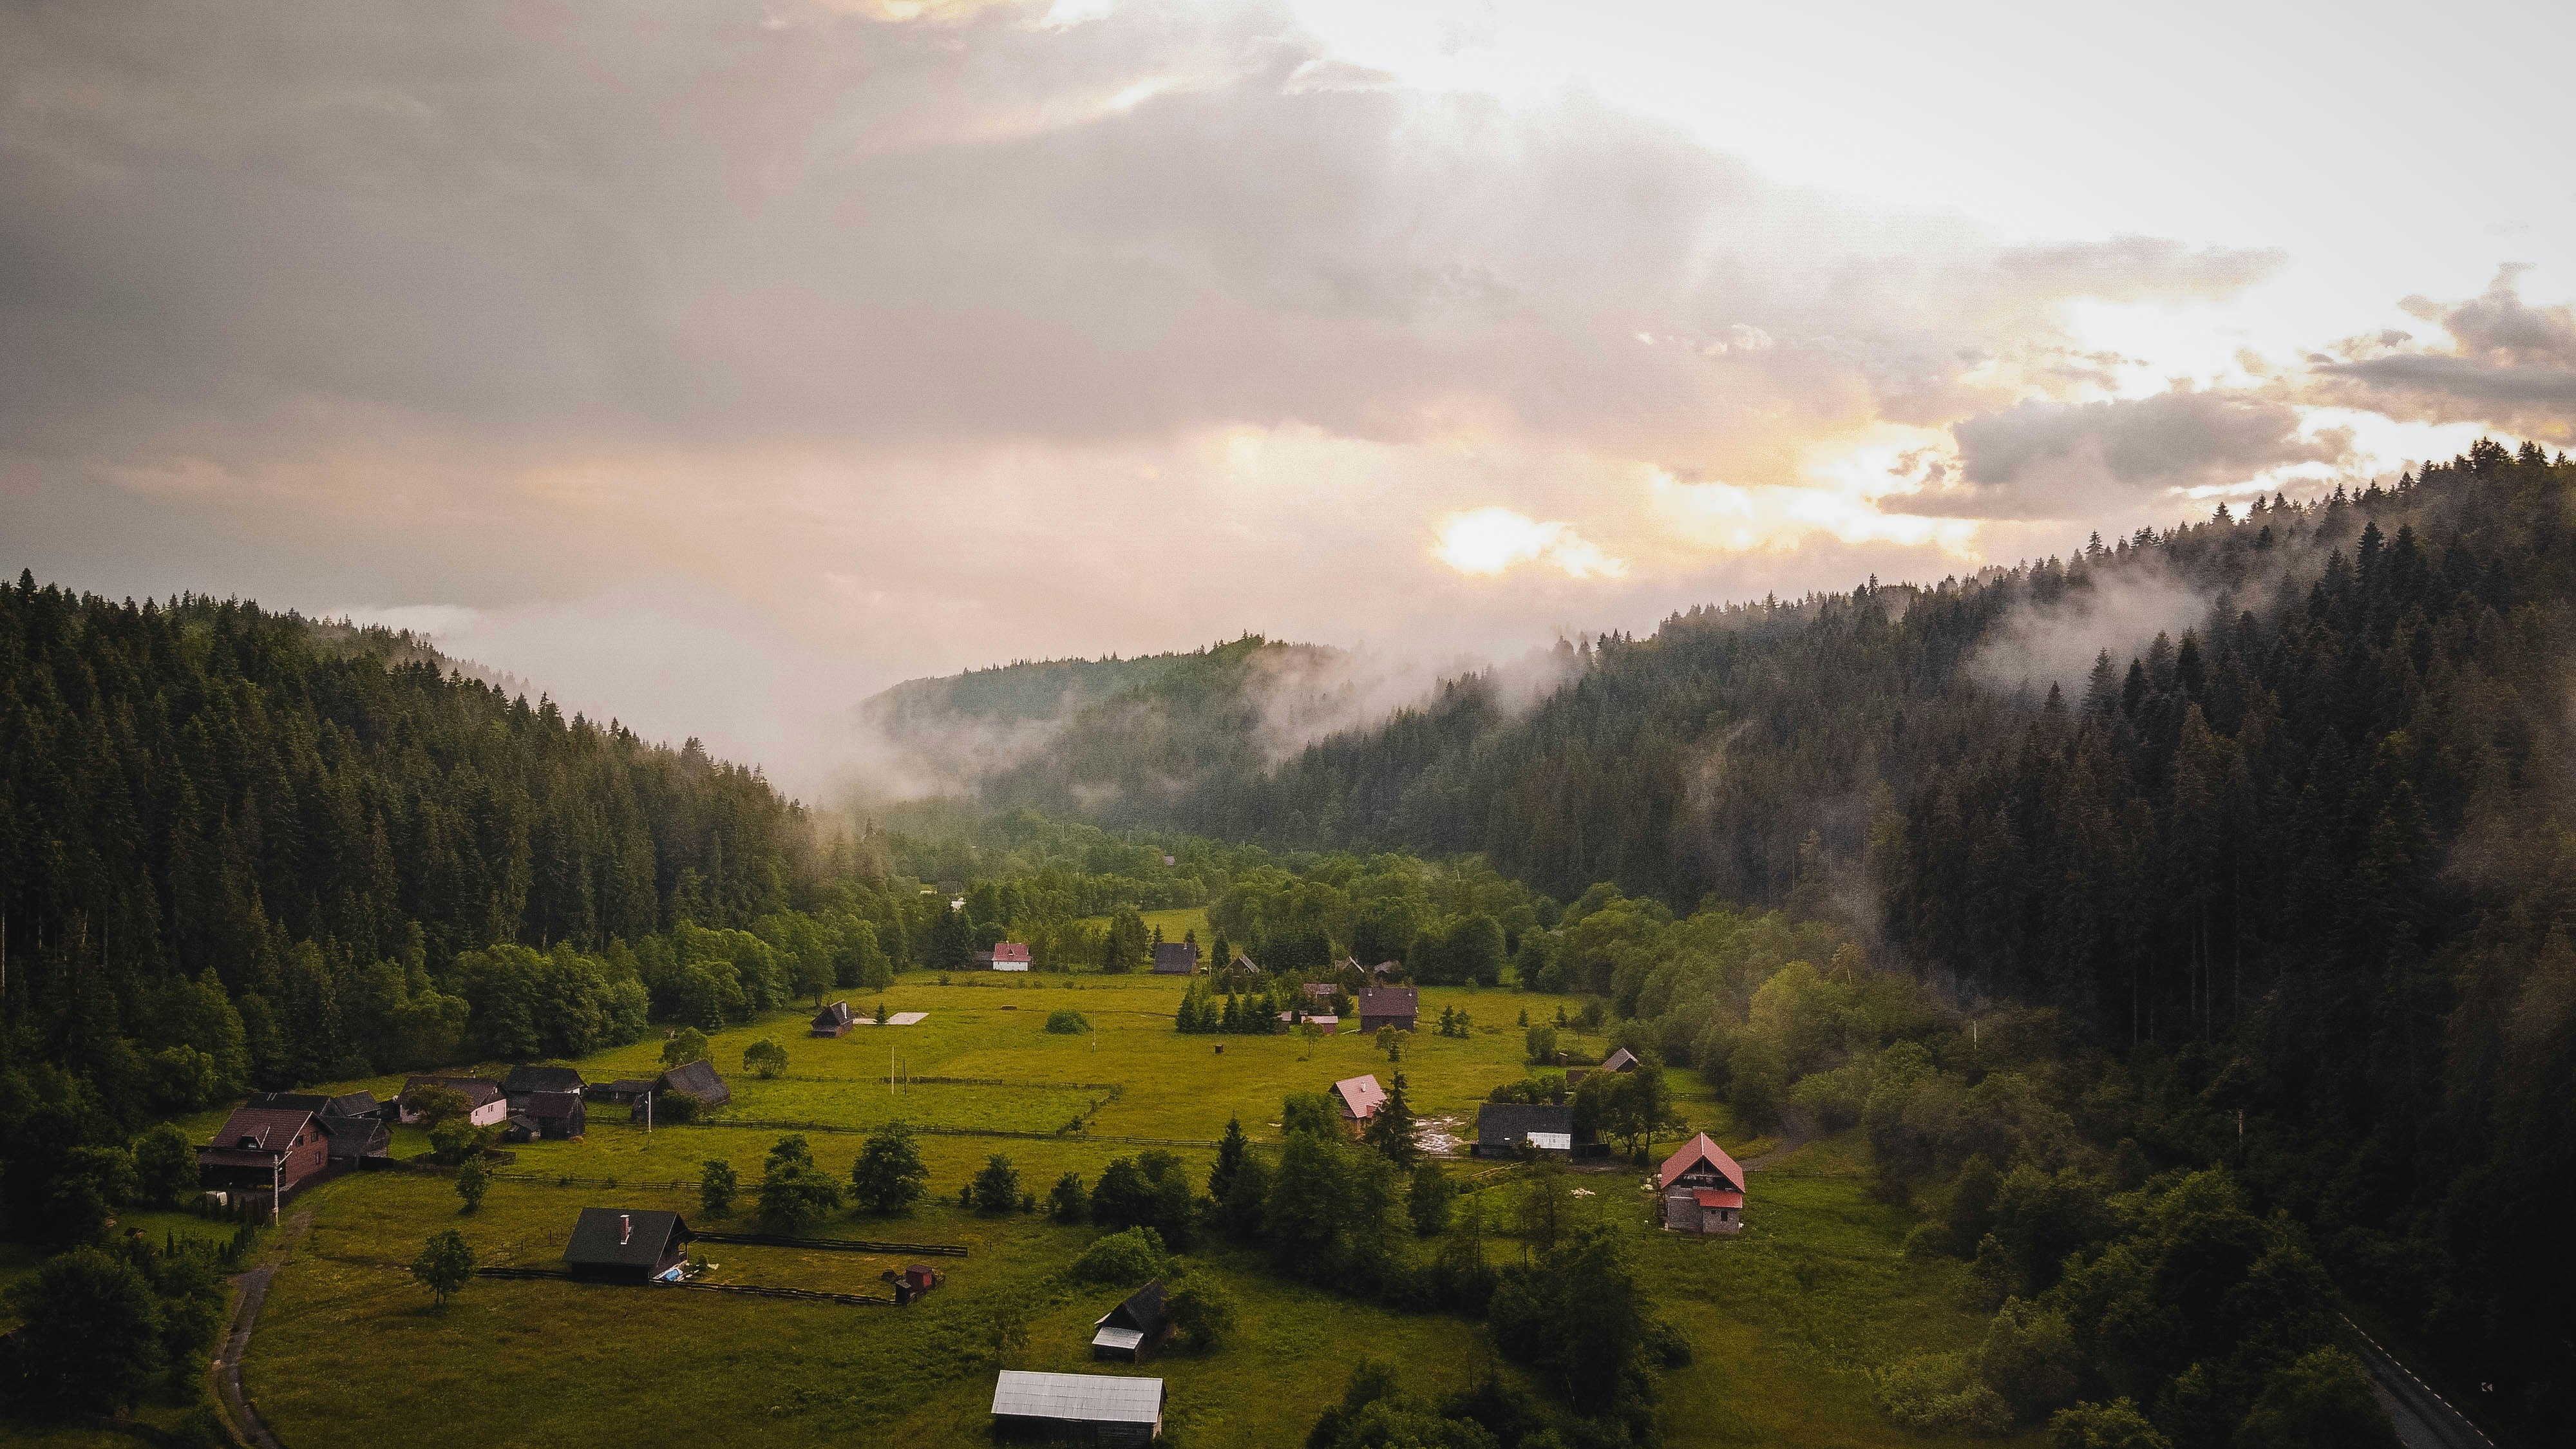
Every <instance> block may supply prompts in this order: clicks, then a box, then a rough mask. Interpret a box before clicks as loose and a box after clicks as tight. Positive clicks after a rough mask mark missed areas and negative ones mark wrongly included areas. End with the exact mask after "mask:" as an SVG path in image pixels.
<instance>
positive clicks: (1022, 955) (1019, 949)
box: [993, 941, 1029, 965]
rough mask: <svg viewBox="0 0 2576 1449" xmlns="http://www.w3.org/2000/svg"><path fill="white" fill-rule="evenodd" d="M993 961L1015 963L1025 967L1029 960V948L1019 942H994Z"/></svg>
mask: <svg viewBox="0 0 2576 1449" xmlns="http://www.w3.org/2000/svg"><path fill="white" fill-rule="evenodd" d="M993 959H994V960H996V961H1017V962H1020V963H1022V964H1023V965H1025V964H1026V963H1027V962H1028V959H1029V948H1028V946H1027V944H1026V943H1024V942H1020V941H995V942H994V943H993Z"/></svg>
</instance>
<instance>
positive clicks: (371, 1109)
mask: <svg viewBox="0 0 2576 1449" xmlns="http://www.w3.org/2000/svg"><path fill="white" fill-rule="evenodd" d="M242 1105H243V1106H245V1107H269V1108H274V1109H277V1110H280V1111H288V1112H310V1113H312V1114H313V1115H314V1116H316V1117H375V1116H381V1115H382V1114H383V1112H384V1109H385V1104H384V1103H382V1102H379V1101H377V1100H376V1094H375V1093H373V1092H342V1093H341V1094H340V1095H338V1096H336V1097H326V1096H323V1095H321V1094H320V1093H317V1092H253V1093H252V1094H251V1098H250V1100H249V1101H247V1102H244V1103H243V1104H242Z"/></svg>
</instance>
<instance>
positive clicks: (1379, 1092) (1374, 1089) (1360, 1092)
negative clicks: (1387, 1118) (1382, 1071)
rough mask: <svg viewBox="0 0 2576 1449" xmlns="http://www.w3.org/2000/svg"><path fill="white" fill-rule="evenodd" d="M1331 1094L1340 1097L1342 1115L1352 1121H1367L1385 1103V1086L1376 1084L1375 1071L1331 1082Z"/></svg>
mask: <svg viewBox="0 0 2576 1449" xmlns="http://www.w3.org/2000/svg"><path fill="white" fill-rule="evenodd" d="M1333 1095H1334V1096H1336V1097H1339V1098H1341V1099H1342V1115H1344V1116H1346V1117H1348V1118H1350V1119H1351V1120H1352V1121H1354V1122H1365V1121H1367V1120H1368V1119H1369V1118H1371V1117H1374V1116H1376V1115H1377V1109H1378V1108H1380V1107H1383V1106H1385V1105H1386V1088H1384V1087H1382V1086H1379V1085H1378V1080H1377V1075H1376V1074H1375V1073H1371V1074H1369V1075H1368V1076H1365V1077H1346V1078H1344V1079H1343V1080H1341V1081H1338V1082H1335V1083H1333Z"/></svg>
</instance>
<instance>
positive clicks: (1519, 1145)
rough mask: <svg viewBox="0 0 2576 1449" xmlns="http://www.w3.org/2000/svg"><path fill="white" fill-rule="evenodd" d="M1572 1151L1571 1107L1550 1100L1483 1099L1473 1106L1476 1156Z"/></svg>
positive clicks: (1572, 1114)
mask: <svg viewBox="0 0 2576 1449" xmlns="http://www.w3.org/2000/svg"><path fill="white" fill-rule="evenodd" d="M1523 1148H1528V1149H1530V1150H1533V1151H1538V1152H1560V1153H1571V1152H1572V1151H1573V1150H1574V1109H1573V1108H1572V1107H1568V1106H1560V1105H1557V1104H1555V1103H1551V1102H1487V1103H1484V1104H1483V1105H1481V1106H1479V1107H1477V1109H1476V1147H1475V1155H1476V1156H1478V1157H1515V1156H1518V1155H1519V1154H1520V1152H1521V1151H1522V1149H1523Z"/></svg>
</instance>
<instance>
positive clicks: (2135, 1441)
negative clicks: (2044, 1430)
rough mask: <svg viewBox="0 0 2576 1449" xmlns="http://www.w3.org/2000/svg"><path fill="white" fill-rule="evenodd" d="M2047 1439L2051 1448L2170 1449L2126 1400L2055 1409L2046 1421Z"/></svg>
mask: <svg viewBox="0 0 2576 1449" xmlns="http://www.w3.org/2000/svg"><path fill="white" fill-rule="evenodd" d="M2048 1442H2049V1444H2050V1446H2051V1449H2173V1441H2172V1440H2170V1439H2168V1438H2166V1437H2165V1436H2164V1435H2162V1434H2159V1433H2157V1432H2156V1426H2155V1425H2153V1424H2150V1423H2148V1422H2147V1416H2146V1415H2144V1414H2141V1413H2139V1412H2138V1406H2137V1404H2136V1402H2135V1401H2133V1400H2129V1399H2113V1400H2112V1401H2111V1402H2109V1403H2107V1404H2077V1405H2076V1406H2075V1407H2074V1408H2071V1409H2060V1410H2058V1411H2057V1416H2056V1417H2055V1418H2053V1419H2050V1420H2049V1421H2048Z"/></svg>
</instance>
